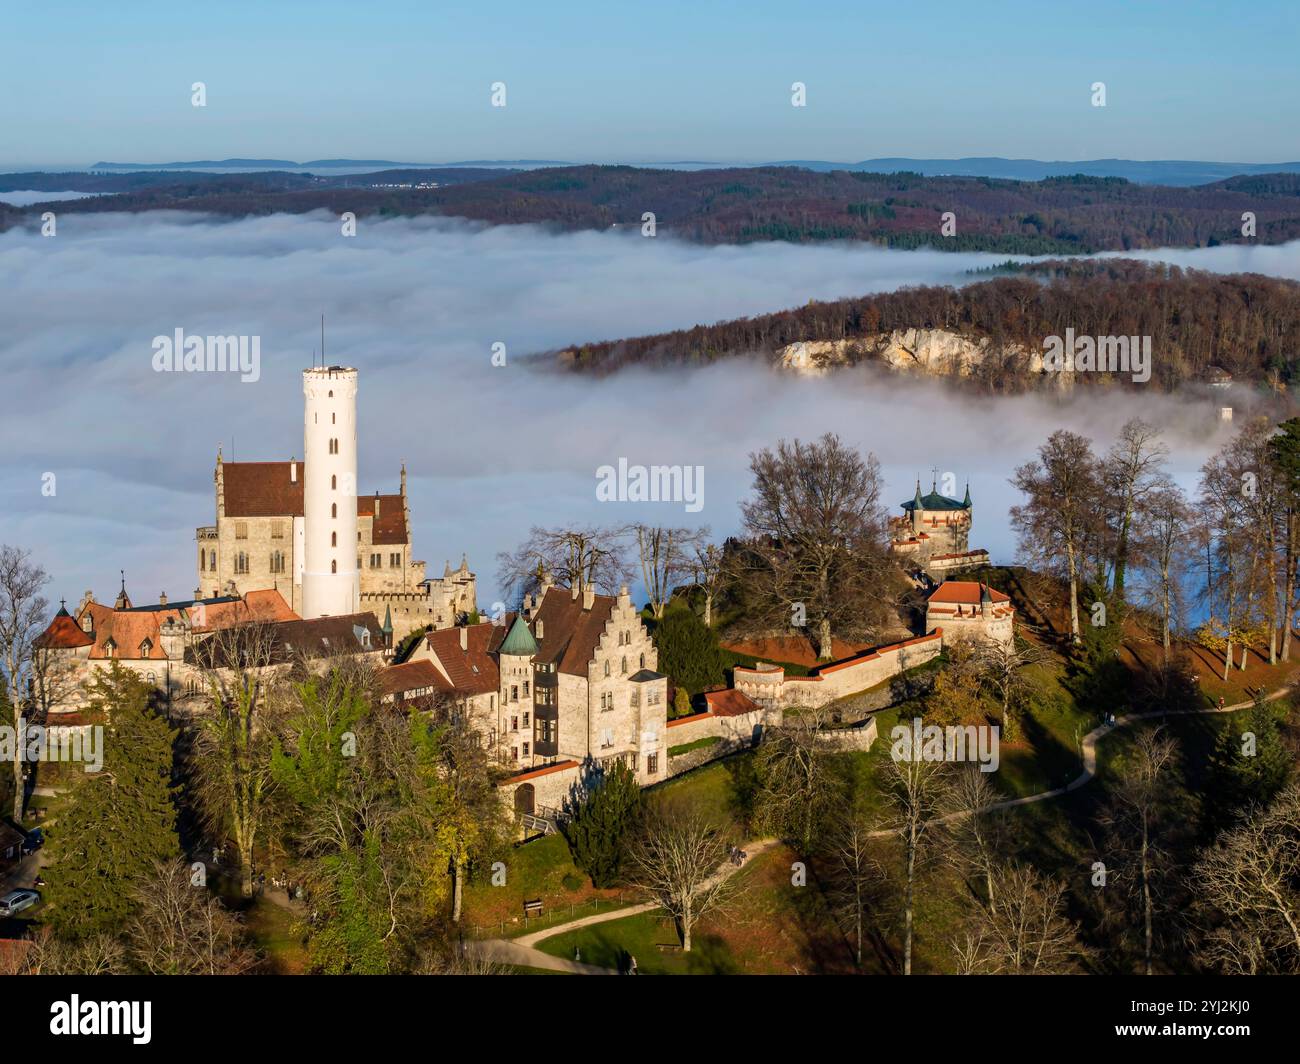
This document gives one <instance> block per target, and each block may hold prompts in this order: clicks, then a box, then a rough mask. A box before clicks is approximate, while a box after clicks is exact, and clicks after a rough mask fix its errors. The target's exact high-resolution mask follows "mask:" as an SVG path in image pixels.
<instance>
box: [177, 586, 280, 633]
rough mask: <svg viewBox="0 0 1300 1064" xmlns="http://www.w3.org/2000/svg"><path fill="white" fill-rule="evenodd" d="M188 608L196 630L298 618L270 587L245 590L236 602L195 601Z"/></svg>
mask: <svg viewBox="0 0 1300 1064" xmlns="http://www.w3.org/2000/svg"><path fill="white" fill-rule="evenodd" d="M188 611H189V615H190V623H191V624H192V626H193V628H194V630H195V631H196V632H210V631H216V630H217V629H219V628H229V627H231V626H232V625H236V624H247V623H249V622H250V621H300V620H302V618H301V617H299V616H298V615H297V614H296V613H294V612H293V610H292V609H290V608H289V604H288V603H287V602H285V601H284V596H283V595H281V594H280V592H279V591H277V590H276V589H275V588H273V587H268V588H263V589H261V590H260V591H249V592H247V593H246V594H245V595H244V597H243V598H242V599H240V600H238V601H236V602H213V603H195V604H194V605H193V606H190V607H188Z"/></svg>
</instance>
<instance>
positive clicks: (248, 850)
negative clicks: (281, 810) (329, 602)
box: [194, 621, 283, 898]
mask: <svg viewBox="0 0 1300 1064" xmlns="http://www.w3.org/2000/svg"><path fill="white" fill-rule="evenodd" d="M194 654H195V658H196V661H197V663H198V665H199V667H200V668H201V669H202V670H203V673H204V676H205V678H206V680H207V683H208V689H209V693H210V696H211V706H210V707H209V708H208V709H206V710H201V711H199V712H198V713H197V714H196V720H197V723H198V735H197V737H196V743H195V767H196V769H197V771H196V772H195V774H194V777H195V784H196V788H195V789H196V793H197V796H198V799H199V804H200V808H201V809H202V811H203V814H204V818H205V820H206V822H207V826H208V827H209V829H210V830H211V831H212V832H213V834H214V835H216V836H217V837H218V838H221V837H225V836H229V837H230V838H231V839H232V840H233V841H234V844H235V851H236V853H237V854H238V856H239V873H240V889H241V891H242V892H243V895H244V897H246V898H248V897H252V894H253V851H254V848H255V847H256V845H257V839H258V832H259V831H260V830H261V827H262V823H263V821H264V819H265V817H266V813H267V803H268V798H269V795H270V791H271V788H272V777H271V752H272V748H273V740H274V737H275V730H276V725H277V723H278V721H279V719H280V717H281V715H282V713H283V705H282V702H281V700H280V698H279V697H278V694H277V691H276V681H277V677H276V675H275V671H276V666H275V663H276V660H277V659H276V654H277V639H276V629H275V626H274V625H273V624H270V623H266V622H258V621H255V622H251V623H247V624H238V625H233V626H231V627H229V628H223V629H220V630H218V631H215V632H212V633H210V634H209V635H207V636H206V637H205V638H204V639H203V640H202V641H201V642H199V643H198V644H197V645H196V646H195V648H194Z"/></svg>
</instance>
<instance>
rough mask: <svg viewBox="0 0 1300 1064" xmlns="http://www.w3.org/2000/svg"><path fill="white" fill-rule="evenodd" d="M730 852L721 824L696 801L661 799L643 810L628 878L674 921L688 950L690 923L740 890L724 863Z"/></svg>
mask: <svg viewBox="0 0 1300 1064" xmlns="http://www.w3.org/2000/svg"><path fill="white" fill-rule="evenodd" d="M730 854H731V844H730V842H729V840H728V839H727V837H726V835H725V833H724V832H723V830H722V828H721V827H720V826H719V825H718V824H717V823H716V822H715V821H714V820H713V818H712V817H711V816H710V815H709V814H708V813H706V812H705V811H704V810H703V809H702V808H700V807H699V806H698V805H694V804H690V805H688V804H685V803H672V802H663V803H660V804H657V805H655V806H652V807H651V808H650V809H649V810H648V811H647V815H646V822H645V826H644V829H643V833H642V835H641V837H640V838H639V839H638V840H637V842H636V844H635V845H634V846H633V847H632V850H631V853H630V854H629V868H628V874H629V878H630V879H631V881H632V882H633V883H634V884H635V885H636V886H638V887H640V888H641V889H642V890H645V891H646V892H648V893H649V894H650V896H651V897H652V898H654V900H655V901H656V902H658V903H659V905H660V906H661V907H662V908H663V909H664V911H665V912H667V913H668V914H669V915H670V916H672V917H673V918H674V919H675V920H676V921H677V927H678V929H679V930H680V932H681V936H682V949H683V950H685V951H686V952H687V953H689V952H690V950H691V935H692V933H693V931H694V929H695V925H696V924H697V923H698V922H699V921H700V920H701V919H702V918H703V917H705V916H707V915H709V914H710V913H714V912H717V911H719V910H720V909H722V908H724V907H725V906H726V905H727V904H728V903H729V902H730V901H732V900H733V899H734V898H735V896H736V894H737V892H738V890H739V884H738V881H737V879H736V877H735V876H734V875H730V874H729V873H730V872H731V871H732V870H731V869H730V868H728V867H727V866H726V864H725V862H726V861H727V860H728V858H729V857H730Z"/></svg>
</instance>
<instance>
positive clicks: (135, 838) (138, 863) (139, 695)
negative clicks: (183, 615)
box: [45, 662, 180, 940]
mask: <svg viewBox="0 0 1300 1064" xmlns="http://www.w3.org/2000/svg"><path fill="white" fill-rule="evenodd" d="M150 695H151V688H150V687H149V685H148V684H146V683H145V682H144V681H143V680H141V679H140V678H139V677H138V676H136V675H135V673H133V672H130V671H128V670H126V669H124V668H122V666H121V665H119V664H117V663H116V662H114V663H113V665H112V668H111V669H110V670H109V671H108V672H107V673H102V672H101V673H100V674H99V675H98V676H97V677H96V679H95V683H94V686H93V687H92V688H91V692H90V700H91V707H92V709H93V710H95V711H96V713H97V714H99V713H102V714H103V715H104V717H105V719H107V720H108V724H107V725H105V726H104V751H103V756H104V763H103V768H102V770H101V771H100V772H98V773H92V774H87V776H86V778H85V779H84V780H81V781H79V783H78V784H77V786H76V788H75V790H74V791H73V796H72V802H71V805H70V807H69V808H68V809H67V810H65V811H64V812H62V813H60V814H59V818H58V821H57V823H56V824H55V825H54V826H53V827H52V828H51V829H50V832H49V834H50V855H51V858H52V863H51V866H50V869H49V872H48V874H47V878H48V881H49V884H48V887H47V889H46V895H45V896H46V900H47V901H48V902H49V904H50V923H51V925H52V926H53V928H54V930H55V932H56V934H58V935H59V937H60V938H64V939H73V940H76V939H82V938H86V937H88V936H91V935H94V934H97V933H103V932H110V933H116V932H118V931H120V930H121V929H122V928H123V927H124V926H125V925H126V921H127V918H128V917H129V916H130V914H131V910H132V908H133V901H132V897H133V895H134V893H135V892H136V891H137V890H138V889H139V887H140V886H141V885H142V884H143V883H144V882H146V881H147V880H148V879H149V877H150V876H151V875H152V874H153V872H154V868H155V862H168V861H172V860H174V859H176V858H177V857H178V856H180V841H179V839H178V838H177V834H176V803H175V791H176V788H175V786H174V784H173V782H172V760H173V753H174V750H173V747H174V744H175V741H176V731H175V730H174V729H173V728H172V727H171V726H170V725H169V724H168V723H167V722H166V721H165V720H163V719H162V718H161V717H160V716H158V715H157V713H155V712H154V711H153V709H152V707H151V705H150Z"/></svg>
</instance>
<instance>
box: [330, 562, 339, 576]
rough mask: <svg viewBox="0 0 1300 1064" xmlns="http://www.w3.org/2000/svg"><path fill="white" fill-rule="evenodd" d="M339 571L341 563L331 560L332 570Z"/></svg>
mask: <svg viewBox="0 0 1300 1064" xmlns="http://www.w3.org/2000/svg"><path fill="white" fill-rule="evenodd" d="M338 571H339V563H338V562H337V561H332V562H330V572H331V573H337V572H338Z"/></svg>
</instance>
